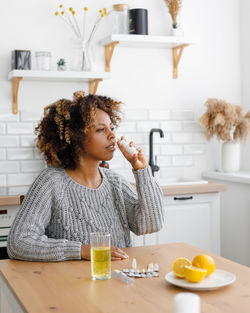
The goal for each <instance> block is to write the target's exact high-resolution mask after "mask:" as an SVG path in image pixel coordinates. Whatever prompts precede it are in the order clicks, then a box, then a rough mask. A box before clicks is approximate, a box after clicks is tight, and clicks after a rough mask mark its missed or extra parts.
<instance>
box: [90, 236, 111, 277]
mask: <svg viewBox="0 0 250 313" xmlns="http://www.w3.org/2000/svg"><path fill="white" fill-rule="evenodd" d="M90 248H91V276H92V279H93V280H105V279H110V278H111V254H110V234H109V233H104V232H97V233H91V234H90Z"/></svg>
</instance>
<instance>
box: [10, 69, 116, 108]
mask: <svg viewBox="0 0 250 313" xmlns="http://www.w3.org/2000/svg"><path fill="white" fill-rule="evenodd" d="M110 78H111V74H110V73H106V72H73V71H33V70H13V71H11V72H9V74H8V80H11V81H12V98H13V106H12V112H13V113H14V114H17V113H18V89H19V83H20V81H21V80H22V79H23V80H29V81H67V82H70V81H72V82H75V81H78V82H79V81H80V82H88V83H89V93H91V94H95V93H96V91H97V87H98V84H99V82H100V81H102V80H104V79H110Z"/></svg>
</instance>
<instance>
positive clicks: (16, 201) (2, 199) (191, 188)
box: [0, 182, 227, 206]
mask: <svg viewBox="0 0 250 313" xmlns="http://www.w3.org/2000/svg"><path fill="white" fill-rule="evenodd" d="M131 184H132V186H133V187H135V183H131ZM161 189H162V193H163V195H164V196H171V195H185V194H195V193H196V194H197V193H210V192H221V191H226V190H227V187H226V185H225V184H219V183H212V182H209V183H207V184H200V185H197V184H196V185H182V186H176V185H175V186H161ZM23 199H24V195H16V196H0V206H2V205H20V204H21V203H22V201H23Z"/></svg>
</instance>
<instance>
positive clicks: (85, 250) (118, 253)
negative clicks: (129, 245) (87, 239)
mask: <svg viewBox="0 0 250 313" xmlns="http://www.w3.org/2000/svg"><path fill="white" fill-rule="evenodd" d="M110 250H111V251H110V252H111V261H115V260H124V259H128V258H129V256H128V255H127V254H126V253H125V252H124V251H122V250H121V249H119V248H117V247H114V246H111V249H110ZM81 258H82V259H84V260H88V261H90V259H91V254H90V246H89V245H82V247H81Z"/></svg>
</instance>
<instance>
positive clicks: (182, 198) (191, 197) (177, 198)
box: [174, 196, 193, 200]
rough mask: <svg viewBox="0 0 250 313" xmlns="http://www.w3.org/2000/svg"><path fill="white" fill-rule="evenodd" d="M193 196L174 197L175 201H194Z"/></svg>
mask: <svg viewBox="0 0 250 313" xmlns="http://www.w3.org/2000/svg"><path fill="white" fill-rule="evenodd" d="M192 199H193V196H190V197H174V200H192Z"/></svg>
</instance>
